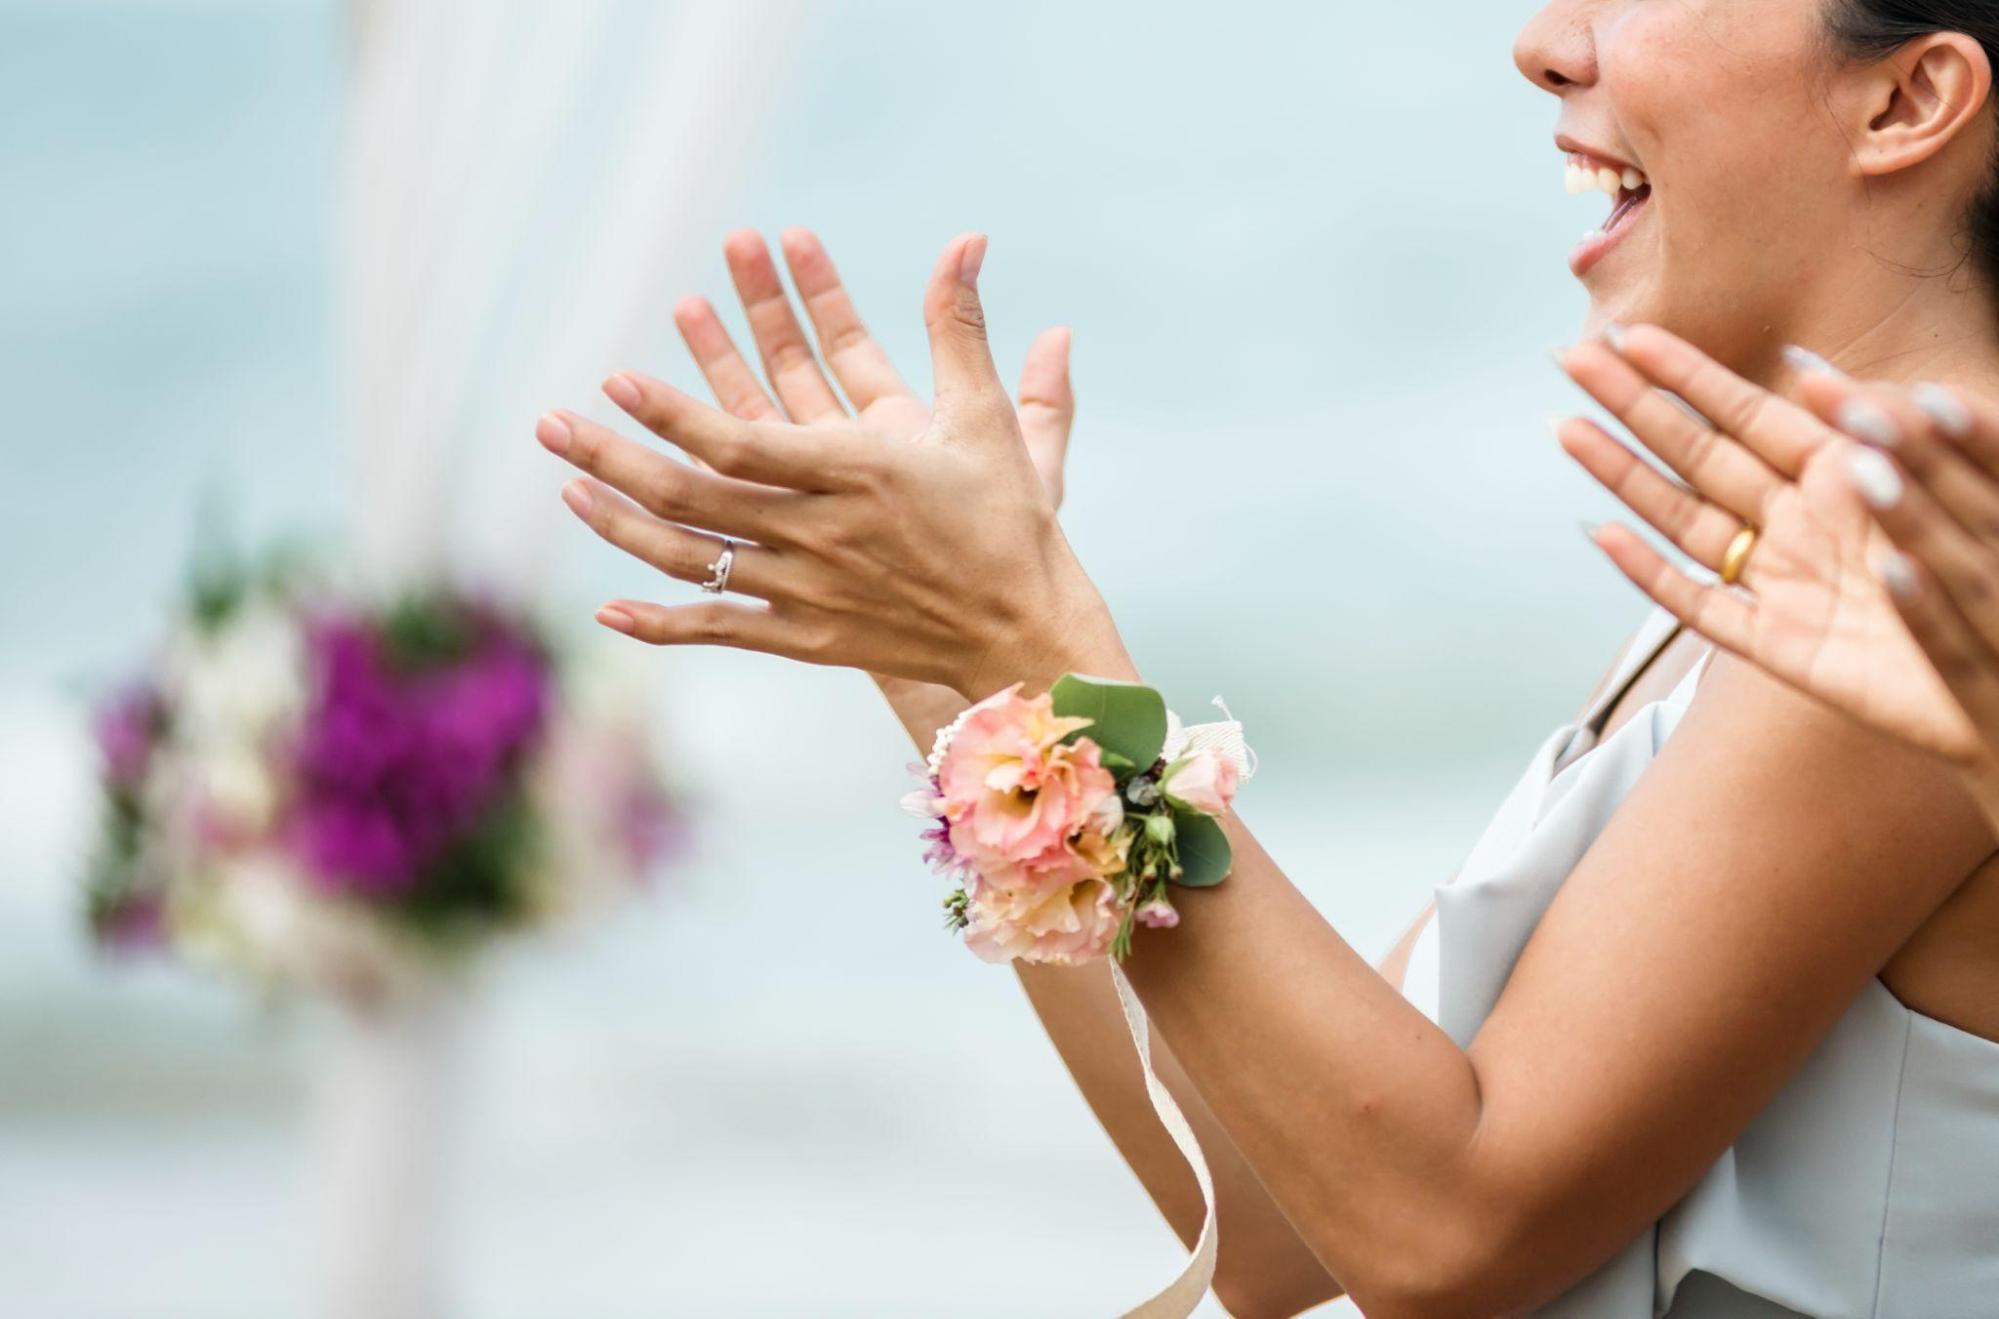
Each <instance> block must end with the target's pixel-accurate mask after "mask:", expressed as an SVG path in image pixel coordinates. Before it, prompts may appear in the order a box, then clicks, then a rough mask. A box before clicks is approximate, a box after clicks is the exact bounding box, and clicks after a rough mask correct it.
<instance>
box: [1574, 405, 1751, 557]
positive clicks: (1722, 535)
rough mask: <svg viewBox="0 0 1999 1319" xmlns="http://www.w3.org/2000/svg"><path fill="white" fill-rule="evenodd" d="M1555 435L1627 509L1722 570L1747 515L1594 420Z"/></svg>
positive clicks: (1578, 422) (1581, 421)
mask: <svg viewBox="0 0 1999 1319" xmlns="http://www.w3.org/2000/svg"><path fill="white" fill-rule="evenodd" d="M1555 437H1556V438H1557V439H1558V440H1560V441H1561V445H1562V448H1563V450H1564V451H1565V452H1566V453H1567V454H1568V455H1569V457H1571V458H1573V459H1575V460H1576V461H1577V462H1578V463H1580V464H1581V465H1582V467H1583V469H1584V470H1585V471H1587V472H1588V473H1589V474H1590V475H1591V476H1593V477H1595V478H1596V479H1597V482H1598V483H1599V484H1600V485H1602V486H1603V488H1604V489H1606V490H1608V491H1610V493H1611V494H1613V495H1616V496H1617V497H1618V499H1620V500H1621V501H1623V503H1624V506H1625V507H1626V508H1629V509H1630V510H1631V511H1632V512H1633V513H1636V514H1637V515H1638V516H1639V517H1641V518H1643V519H1645V521H1646V522H1647V523H1649V524H1651V526H1652V527H1653V528H1654V529H1655V530H1657V531H1658V532H1659V533H1660V534H1661V535H1663V536H1665V537H1666V538H1667V539H1668V540H1670V541H1672V542H1673V543H1674V544H1675V545H1677V546H1679V547H1680V548H1681V549H1682V550H1685V551H1686V552H1687V554H1688V555H1690V556H1692V558H1693V559H1694V560H1695V561H1696V562H1698V563H1701V564H1703V565H1705V566H1707V567H1709V568H1712V569H1715V570H1716V571H1719V570H1720V568H1721V565H1722V558H1723V556H1724V555H1726V554H1727V553H1728V546H1729V543H1730V542H1731V541H1732V540H1734V539H1735V537H1736V534H1737V533H1738V532H1740V531H1741V530H1742V519H1741V518H1738V517H1735V516H1733V515H1731V514H1729V513H1728V512H1726V511H1725V510H1723V509H1721V508H1719V507H1717V506H1716V505H1714V504H1711V503H1709V502H1708V501H1707V500H1705V499H1703V498H1701V497H1700V496H1699V495H1697V494H1695V493H1694V492H1693V491H1691V490H1689V489H1687V488H1686V487H1685V486H1681V485H1676V484H1675V483H1673V482H1672V481H1669V480H1667V479H1666V478H1665V477H1664V476H1662V475H1660V474H1659V472H1658V471H1657V470H1656V469H1655V468H1653V467H1652V466H1651V465H1650V464H1649V463H1646V462H1644V461H1642V460H1641V459H1640V458H1639V457H1638V455H1637V454H1634V453H1632V452H1631V450H1629V449H1627V448H1626V447H1625V446H1623V445H1622V444H1619V443H1618V442H1617V441H1616V440H1615V439H1612V438H1611V436H1610V435H1609V433H1608V432H1606V431H1605V430H1604V429H1603V428H1602V427H1601V426H1598V425H1597V424H1596V423H1595V422H1593V421H1588V420H1586V419H1584V418H1581V417H1570V418H1567V419H1566V420H1563V421H1561V422H1558V423H1557V424H1556V427H1555Z"/></svg>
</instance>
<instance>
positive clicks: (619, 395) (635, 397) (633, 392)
mask: <svg viewBox="0 0 1999 1319" xmlns="http://www.w3.org/2000/svg"><path fill="white" fill-rule="evenodd" d="M604 397H605V398H608V399H610V400H611V402H613V403H615V404H617V405H618V406H619V407H621V408H623V409H624V410H625V411H627V412H630V411H632V409H634V408H636V407H638V405H639V404H640V403H641V402H643V401H644V399H645V396H644V395H643V394H641V393H640V392H639V382H638V381H636V380H634V379H632V378H631V377H630V376H629V375H627V374H625V373H624V372H623V371H620V372H618V374H616V375H614V376H612V377H611V378H610V379H609V380H606V381H605V382H604Z"/></svg>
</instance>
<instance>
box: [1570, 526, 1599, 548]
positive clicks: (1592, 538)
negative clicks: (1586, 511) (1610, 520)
mask: <svg viewBox="0 0 1999 1319" xmlns="http://www.w3.org/2000/svg"><path fill="white" fill-rule="evenodd" d="M1576 525H1577V526H1578V527H1581V528H1582V529H1583V535H1584V536H1585V537H1587V538H1588V539H1589V543H1590V544H1592V545H1594V544H1596V543H1597V541H1596V533H1597V532H1599V531H1602V530H1603V524H1602V523H1601V522H1578V523H1576Z"/></svg>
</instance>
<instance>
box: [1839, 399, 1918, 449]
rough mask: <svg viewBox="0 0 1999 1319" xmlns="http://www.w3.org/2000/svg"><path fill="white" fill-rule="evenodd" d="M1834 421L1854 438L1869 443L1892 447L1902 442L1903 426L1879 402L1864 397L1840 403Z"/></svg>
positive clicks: (1885, 447)
mask: <svg viewBox="0 0 1999 1319" xmlns="http://www.w3.org/2000/svg"><path fill="white" fill-rule="evenodd" d="M1833 423H1834V424H1835V425H1837V426H1838V427H1839V428H1840V429H1841V430H1843V431H1845V432H1846V433H1847V434H1848V435H1851V436H1852V437H1853V438H1854V439H1856V440H1860V441H1863V442H1864V443H1867V444H1873V445H1878V446H1879V447H1881V448H1883V449H1892V448H1894V447H1895V446H1896V445H1898V444H1900V443H1901V442H1902V428H1901V427H1900V426H1897V425H1896V424H1895V419H1894V418H1893V417H1891V416H1889V415H1888V412H1887V410H1886V409H1885V408H1883V407H1882V406H1881V405H1880V404H1878V403H1872V402H1869V401H1868V400H1867V399H1864V398H1850V399H1848V400H1846V402H1844V403H1842V404H1840V405H1839V411H1838V412H1836V413H1834V414H1833Z"/></svg>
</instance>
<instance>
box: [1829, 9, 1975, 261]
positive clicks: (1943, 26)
mask: <svg viewBox="0 0 1999 1319" xmlns="http://www.w3.org/2000/svg"><path fill="white" fill-rule="evenodd" d="M1827 17H1828V20H1829V22H1830V26H1831V36H1832V41H1833V45H1834V47H1835V48H1836V49H1838V50H1839V51H1840V52H1841V53H1843V54H1845V55H1847V56H1849V57H1851V58H1856V59H1881V58H1883V57H1885V56H1887V55H1890V54H1892V53H1893V52H1894V51H1895V50H1897V49H1898V48H1900V47H1901V46H1902V44H1903V43H1905V42H1908V41H1913V40H1914V39H1915V38H1917V37H1926V36H1928V35H1930V34H1931V33H1932V32H1962V33H1963V34H1964V35H1966V36H1968V37H1970V38H1971V39H1972V40H1974V41H1976V42H1978V44H1979V45H1981V46H1983V47H1985V56H1986V58H1987V59H1988V60H1990V61H1992V63H1993V65H1994V66H1995V67H1999V0H1831V3H1830V8H1829V10H1828V14H1827ZM1987 112H1988V113H1990V107H1987ZM1965 231H1966V237H1967V239H1968V240H1969V243H1970V252H1969V254H1968V255H1969V256H1970V259H1971V261H1972V263H1973V265H1974V266H1975V267H1976V268H1977V270H1978V273H1979V274H1980V275H1982V276H1983V277H1984V278H1985V280H1986V282H1987V283H1988V284H1989V285H1990V286H1992V287H1993V288H1995V289H1999V162H1995V169H1994V177H1992V178H1988V179H1987V180H1986V184H1985V188H1984V190H1983V191H1981V192H1980V193H1979V194H1978V197H1977V200H1975V201H1973V202H1972V204H1971V214H1969V215H1968V216H1966V217H1965Z"/></svg>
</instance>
